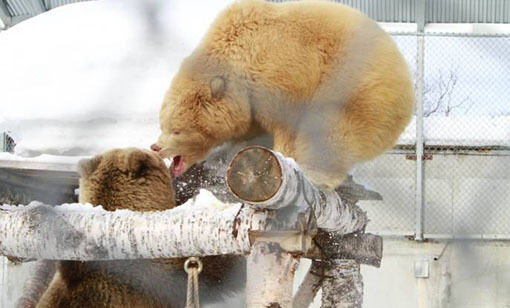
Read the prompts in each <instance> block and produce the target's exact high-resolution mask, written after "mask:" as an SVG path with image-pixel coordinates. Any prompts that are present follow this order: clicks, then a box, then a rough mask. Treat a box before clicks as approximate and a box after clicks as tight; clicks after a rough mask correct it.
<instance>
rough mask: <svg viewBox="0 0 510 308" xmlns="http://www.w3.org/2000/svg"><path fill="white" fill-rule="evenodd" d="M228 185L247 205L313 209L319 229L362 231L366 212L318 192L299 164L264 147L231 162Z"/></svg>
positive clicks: (250, 149) (333, 195) (251, 149)
mask: <svg viewBox="0 0 510 308" xmlns="http://www.w3.org/2000/svg"><path fill="white" fill-rule="evenodd" d="M227 184H228V187H229V188H230V190H231V191H232V193H233V194H234V195H235V196H237V197H238V198H239V199H241V200H242V201H244V202H247V203H249V204H251V205H255V206H257V207H259V208H266V209H280V208H284V207H287V206H296V207H299V208H305V209H307V208H312V209H313V212H314V214H315V217H316V219H317V226H318V227H319V228H322V229H325V230H328V231H335V232H338V233H340V234H348V233H352V232H356V231H359V230H362V229H363V228H364V227H365V225H366V224H367V222H368V218H367V216H366V213H365V212H364V211H362V210H361V209H360V208H358V207H357V206H355V205H351V204H349V203H344V202H342V200H341V199H340V197H339V196H338V194H337V193H336V192H334V191H321V190H319V189H317V188H316V187H315V186H314V185H313V184H312V183H311V182H310V181H309V180H307V179H306V177H305V176H304V174H303V172H302V171H301V170H299V167H298V166H297V164H296V163H295V162H294V161H293V160H292V159H289V158H285V157H283V156H282V155H281V154H280V153H277V152H273V151H271V150H269V149H267V148H264V147H258V146H253V147H248V148H245V149H244V150H242V151H240V152H239V153H238V154H237V155H236V156H235V157H234V159H233V160H232V162H231V163H230V166H229V169H228V172H227Z"/></svg>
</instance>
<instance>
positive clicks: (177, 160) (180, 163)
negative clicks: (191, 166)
mask: <svg viewBox="0 0 510 308" xmlns="http://www.w3.org/2000/svg"><path fill="white" fill-rule="evenodd" d="M171 168H172V177H174V178H176V177H178V176H179V175H181V174H182V173H183V172H184V170H186V160H185V159H184V157H182V156H181V155H176V156H174V157H173V158H172V166H171Z"/></svg>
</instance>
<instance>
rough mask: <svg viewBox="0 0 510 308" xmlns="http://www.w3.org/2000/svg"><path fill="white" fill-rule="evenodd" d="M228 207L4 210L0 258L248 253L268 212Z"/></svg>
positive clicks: (75, 206) (0, 219)
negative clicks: (252, 236)
mask: <svg viewBox="0 0 510 308" xmlns="http://www.w3.org/2000/svg"><path fill="white" fill-rule="evenodd" d="M199 196H200V195H199ZM223 207H225V205H224V204H222V203H221V204H220V206H218V207H215V206H214V205H213V206H193V203H190V204H185V205H182V206H180V207H177V208H175V209H172V210H167V211H162V212H145V213H140V212H132V211H129V210H118V211H115V212H108V211H105V210H103V209H102V208H98V207H94V208H93V207H92V206H90V205H89V206H84V205H82V204H71V205H64V206H57V207H54V208H52V207H50V206H47V205H42V204H32V205H29V206H21V207H10V206H3V207H2V210H0V239H1V240H0V254H2V255H6V256H15V257H20V258H37V259H49V260H81V261H89V260H117V259H151V258H173V257H185V256H205V255H220V254H245V253H248V252H249V251H250V246H251V243H250V239H249V231H250V230H251V229H255V230H263V229H264V227H265V226H264V223H265V220H266V218H267V215H266V213H265V212H261V211H258V212H257V211H254V210H252V209H250V208H249V207H244V208H243V209H242V210H240V207H241V205H240V204H237V205H232V206H228V207H227V208H223Z"/></svg>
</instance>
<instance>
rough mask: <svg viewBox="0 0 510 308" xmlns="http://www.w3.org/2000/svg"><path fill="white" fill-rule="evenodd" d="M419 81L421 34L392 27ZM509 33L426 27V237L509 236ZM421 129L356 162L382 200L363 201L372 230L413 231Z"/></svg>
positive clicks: (358, 176)
mask: <svg viewBox="0 0 510 308" xmlns="http://www.w3.org/2000/svg"><path fill="white" fill-rule="evenodd" d="M393 39H394V41H395V42H396V43H397V45H398V47H399V49H400V50H401V52H402V54H403V55H404V57H405V58H406V60H407V62H408V64H409V68H410V71H411V73H412V75H413V78H414V80H415V84H416V80H417V74H416V71H417V70H416V57H417V44H416V42H417V35H416V34H394V35H393ZM509 50H510V35H499V36H483V35H472V36H470V35H452V34H437V33H431V34H425V47H424V55H425V56H424V57H425V58H424V64H425V70H424V79H423V82H424V97H423V113H424V121H423V122H424V162H423V163H424V200H423V201H424V202H423V204H424V210H423V211H424V233H425V237H428V238H456V237H460V238H488V239H498V238H510V225H508V224H507V223H506V221H507V220H508V218H510V192H509V188H510V86H509V85H510V74H508V71H510V61H509V58H508V51H509ZM415 143H416V128H415V121H414V119H413V121H411V123H410V125H409V127H408V128H407V129H406V132H404V134H403V135H402V138H401V139H400V141H399V144H398V145H397V146H396V147H395V149H394V150H393V151H390V152H389V153H388V154H386V155H383V156H381V157H380V158H378V159H376V160H374V161H372V162H370V163H366V164H363V165H360V166H358V167H357V168H356V169H355V170H354V171H353V176H354V179H355V180H356V181H358V182H360V183H363V184H366V185H367V186H368V187H370V189H372V190H375V191H377V192H379V193H380V194H381V195H382V197H383V199H384V200H383V201H374V200H371V201H361V202H360V206H361V207H363V208H364V209H365V210H367V211H368V215H369V217H370V218H371V222H370V224H369V226H368V228H367V229H368V230H369V231H371V232H376V233H379V234H387V235H413V234H414V233H415V225H416V223H417V221H416V217H415V204H416V197H415V190H416V184H415V183H416V160H415V159H416V156H415Z"/></svg>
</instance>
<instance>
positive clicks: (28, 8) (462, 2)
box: [0, 0, 510, 28]
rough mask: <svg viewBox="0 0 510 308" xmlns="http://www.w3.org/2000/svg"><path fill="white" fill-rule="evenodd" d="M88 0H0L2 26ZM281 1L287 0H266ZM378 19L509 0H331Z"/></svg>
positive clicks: (509, 16) (478, 9) (501, 9)
mask: <svg viewBox="0 0 510 308" xmlns="http://www.w3.org/2000/svg"><path fill="white" fill-rule="evenodd" d="M81 1H89V0H0V20H1V21H2V22H3V24H4V25H5V27H11V26H13V25H15V24H16V23H18V22H20V21H22V20H24V19H27V18H29V17H32V16H35V15H37V14H40V13H42V12H45V11H47V10H51V9H53V8H56V7H58V6H61V5H65V4H69V3H75V2H81ZM269 1H271V2H285V1H287V0H269ZM333 1H335V2H340V3H344V4H346V5H349V6H352V7H354V8H356V9H359V10H360V11H362V12H364V13H365V14H367V15H368V16H370V17H371V18H373V19H375V20H377V21H379V22H404V23H417V24H418V25H419V26H420V27H421V28H423V26H424V25H425V24H427V23H510V0H333Z"/></svg>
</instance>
